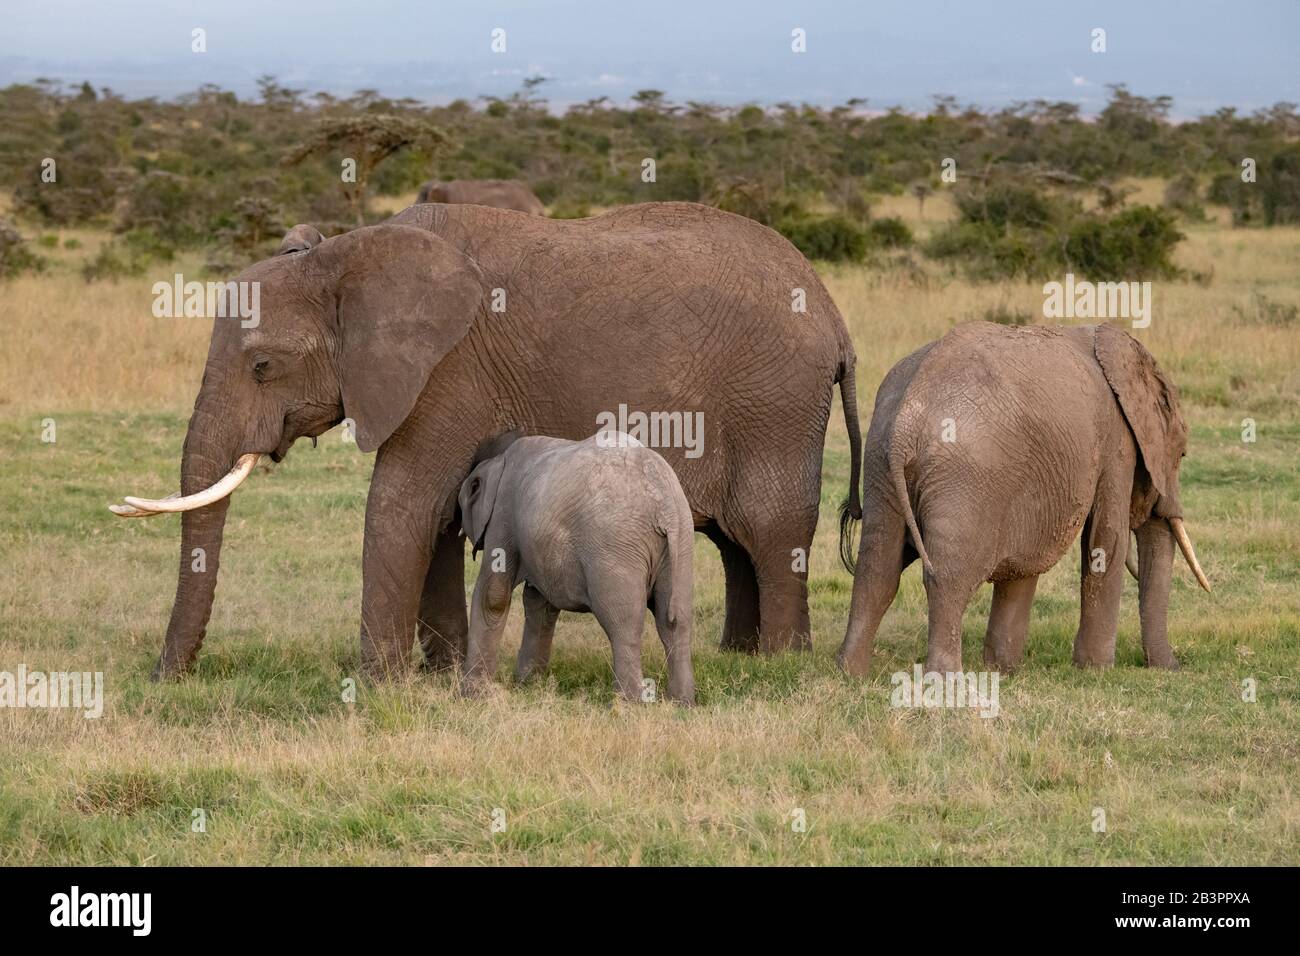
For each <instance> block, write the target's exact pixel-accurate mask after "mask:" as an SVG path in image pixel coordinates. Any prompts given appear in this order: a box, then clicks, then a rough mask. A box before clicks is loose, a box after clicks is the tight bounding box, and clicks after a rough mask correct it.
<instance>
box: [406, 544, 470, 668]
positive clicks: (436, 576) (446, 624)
mask: <svg viewBox="0 0 1300 956" xmlns="http://www.w3.org/2000/svg"><path fill="white" fill-rule="evenodd" d="M468 635H469V617H468V616H467V614H466V612H465V541H464V539H462V538H461V536H460V532H459V531H458V530H457V529H456V528H454V527H451V528H448V529H447V530H446V531H444V532H442V534H440V535H438V539H437V541H436V542H435V543H434V547H433V560H432V561H430V562H429V571H428V573H427V574H426V575H425V578H424V591H423V593H422V595H421V596H420V619H419V626H418V631H417V636H418V637H419V640H420V648H421V650H422V651H423V652H424V662H423V664H422V665H421V666H422V667H423V668H424V669H425V670H430V671H444V670H449V669H451V668H453V667H456V666H458V665H459V664H460V662H461V661H462V660H463V659H464V657H465V642H466V639H467V637H468Z"/></svg>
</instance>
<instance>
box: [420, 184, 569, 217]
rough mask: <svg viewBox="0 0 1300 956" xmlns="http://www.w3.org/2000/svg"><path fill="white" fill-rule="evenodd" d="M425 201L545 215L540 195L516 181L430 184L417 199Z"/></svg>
mask: <svg viewBox="0 0 1300 956" xmlns="http://www.w3.org/2000/svg"><path fill="white" fill-rule="evenodd" d="M415 201H416V202H417V203H423V202H449V203H470V204H472V205H475V206H491V207H493V208H494V209H513V210H515V211H516V212H525V213H528V215H530V216H545V215H546V207H545V206H543V205H542V201H541V200H540V199H538V198H537V195H536V194H535V193H534V192H533V191H532V190H531V189H529V188H528V186H527V185H525V184H524V183H521V182H519V180H517V179H453V180H451V181H450V182H437V181H431V182H427V183H425V184H424V185H423V186H421V187H420V192H419V195H418V197H417V198H416V200H415Z"/></svg>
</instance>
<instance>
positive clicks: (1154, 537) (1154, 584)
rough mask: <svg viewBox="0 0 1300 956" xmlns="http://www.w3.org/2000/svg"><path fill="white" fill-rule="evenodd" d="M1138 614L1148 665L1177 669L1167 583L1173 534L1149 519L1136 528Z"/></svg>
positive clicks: (1159, 521)
mask: <svg viewBox="0 0 1300 956" xmlns="http://www.w3.org/2000/svg"><path fill="white" fill-rule="evenodd" d="M1137 544H1138V609H1139V611H1138V613H1139V614H1140V615H1141V619H1142V653H1143V655H1144V656H1145V657H1146V663H1147V667H1162V668H1164V669H1166V670H1175V671H1176V670H1178V666H1179V665H1178V658H1177V657H1175V656H1174V649H1173V648H1172V647H1170V646H1169V626H1168V619H1169V585H1170V577H1171V575H1172V573H1173V562H1174V535H1173V532H1172V531H1171V530H1170V527H1169V522H1167V521H1165V520H1164V519H1163V518H1152V519H1151V520H1149V521H1147V522H1146V523H1145V524H1143V525H1142V526H1141V527H1140V528H1138V530H1137Z"/></svg>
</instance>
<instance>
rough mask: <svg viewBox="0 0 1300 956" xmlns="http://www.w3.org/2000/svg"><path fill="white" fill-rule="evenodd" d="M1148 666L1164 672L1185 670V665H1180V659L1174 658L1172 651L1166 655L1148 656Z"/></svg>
mask: <svg viewBox="0 0 1300 956" xmlns="http://www.w3.org/2000/svg"><path fill="white" fill-rule="evenodd" d="M1146 665H1147V667H1154V668H1157V669H1159V670H1162V671H1177V670H1182V668H1183V665H1182V664H1180V663H1178V658H1176V657H1174V655H1173V652H1172V651H1170V652H1168V653H1165V654H1155V655H1148V656H1147V658H1146Z"/></svg>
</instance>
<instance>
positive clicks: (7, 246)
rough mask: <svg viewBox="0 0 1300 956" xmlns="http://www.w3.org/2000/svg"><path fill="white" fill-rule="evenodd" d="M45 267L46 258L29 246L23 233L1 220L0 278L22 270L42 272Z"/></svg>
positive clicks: (5, 277) (6, 277)
mask: <svg viewBox="0 0 1300 956" xmlns="http://www.w3.org/2000/svg"><path fill="white" fill-rule="evenodd" d="M44 268H45V260H44V259H42V258H41V257H40V256H38V255H35V254H34V253H33V252H32V251H31V250H30V249H28V248H27V245H26V243H25V242H24V241H23V237H22V233H20V232H19V231H18V230H17V229H15V228H14V227H13V226H11V225H10V224H9V223H7V222H3V221H0V279H8V278H10V277H11V276H16V275H18V274H19V273H20V272H40V271H41V270H42V269H44Z"/></svg>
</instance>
